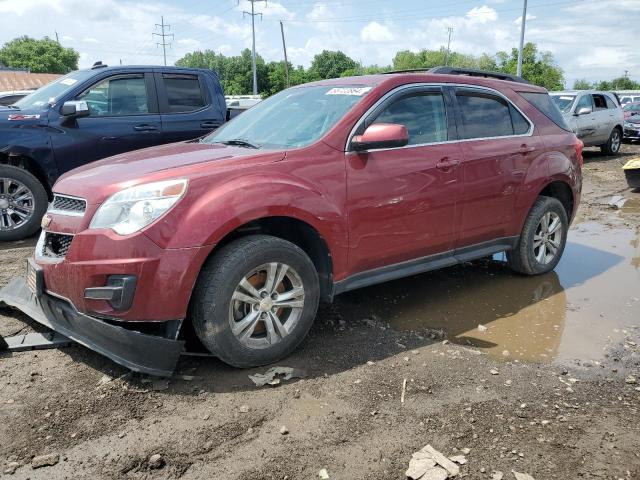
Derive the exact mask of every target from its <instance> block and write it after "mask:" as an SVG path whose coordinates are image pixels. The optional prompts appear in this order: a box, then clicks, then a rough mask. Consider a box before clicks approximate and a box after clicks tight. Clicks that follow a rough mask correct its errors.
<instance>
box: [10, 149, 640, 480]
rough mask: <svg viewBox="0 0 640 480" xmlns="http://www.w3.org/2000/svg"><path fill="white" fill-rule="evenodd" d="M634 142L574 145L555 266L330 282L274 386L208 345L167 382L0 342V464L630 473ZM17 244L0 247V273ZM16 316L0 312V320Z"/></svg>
mask: <svg viewBox="0 0 640 480" xmlns="http://www.w3.org/2000/svg"><path fill="white" fill-rule="evenodd" d="M638 154H640V146H639V145H625V146H624V147H623V152H622V154H621V155H619V156H617V157H604V156H602V155H601V154H600V152H599V151H598V150H595V149H587V150H586V151H585V157H586V158H585V167H584V181H585V185H584V196H583V201H582V205H581V207H580V212H579V215H578V218H577V219H576V221H575V223H574V225H573V227H572V230H571V233H570V238H569V243H568V245H567V249H566V251H565V256H564V257H563V260H562V262H561V263H560V265H559V266H558V268H557V271H556V272H553V273H551V274H548V275H545V276H543V277H536V278H533V279H532V278H523V277H517V276H514V275H511V274H510V273H509V272H508V270H507V269H506V268H505V266H504V263H503V262H502V261H501V260H502V258H501V256H496V257H495V259H494V260H493V261H482V262H475V263H473V264H468V265H463V266H459V267H454V268H449V269H446V270H443V271H439V272H433V273H429V274H424V275H420V276H416V277H412V278H408V279H403V280H399V281H395V282H391V283H388V284H384V285H379V286H375V287H370V288H367V289H364V290H360V291H354V292H350V293H347V294H344V295H342V296H340V297H338V298H337V300H336V302H335V303H334V304H333V305H332V306H331V307H323V308H322V309H321V311H320V313H319V315H318V318H317V321H316V324H315V326H314V328H313V329H312V332H311V335H310V337H309V338H308V340H307V341H305V342H304V344H303V345H302V346H301V348H300V349H299V350H298V351H297V352H296V353H295V354H294V355H292V356H291V357H290V358H287V359H285V360H284V361H282V362H280V363H279V365H280V366H287V367H293V368H294V369H295V370H294V372H295V373H296V374H297V375H299V376H300V377H301V378H294V379H291V380H289V381H282V382H281V383H280V385H278V386H274V387H260V388H259V387H256V386H255V385H254V384H253V383H252V382H251V381H250V379H249V378H248V375H250V374H254V373H258V372H264V371H266V370H267V368H260V369H253V370H237V369H233V368H230V367H227V366H225V365H224V364H222V363H220V362H218V361H216V360H214V359H210V358H195V357H185V358H184V359H183V360H181V362H180V364H179V367H178V374H177V375H176V376H175V377H174V378H172V379H171V380H169V381H168V382H167V381H166V380H153V379H150V378H146V377H143V376H140V375H133V374H130V373H128V372H127V371H126V370H125V369H123V368H121V367H119V366H117V365H116V364H114V363H112V362H111V361H109V360H107V359H105V358H103V357H101V356H100V355H98V354H95V353H93V352H91V351H89V350H87V349H85V348H82V347H79V346H74V347H68V348H63V349H59V350H43V351H37V352H35V351H31V352H23V353H15V354H7V353H4V354H1V355H0V477H2V478H5V477H7V478H11V479H13V478H19V479H25V478H31V479H48V480H50V479H54V480H55V479H62V478H69V479H79V478H82V479H84V478H91V479H103V478H104V479H112V478H113V479H116V478H118V479H120V478H131V479H142V478H150V479H160V478H163V479H164V478H181V479H203V478H211V479H238V480H241V479H246V480H248V479H252V480H256V479H280V480H282V479H313V478H322V477H321V476H319V475H320V470H321V469H326V473H327V474H328V478H331V479H365V478H366V479H372V480H373V479H384V480H386V479H400V478H405V476H404V472H405V470H406V469H407V466H408V464H409V460H410V459H411V455H412V453H413V452H416V451H417V450H419V449H421V448H422V447H424V446H425V445H427V444H430V445H432V446H433V447H434V448H436V449H437V450H439V451H440V452H442V453H444V454H445V455H447V456H451V455H454V454H461V452H467V450H466V449H469V450H468V453H465V456H466V459H467V463H466V464H464V465H461V466H460V477H465V478H469V479H492V478H504V479H515V478H516V477H515V474H514V473H513V472H514V471H515V472H520V473H527V474H529V475H531V476H532V477H533V478H535V479H536V480H543V479H562V480H569V479H579V478H584V479H595V478H597V479H638V478H640V411H639V410H640V298H639V297H640V288H638V287H639V286H640V245H639V242H640V193H637V192H631V191H630V190H629V189H628V188H627V186H626V183H625V181H624V176H623V174H622V171H621V164H622V163H623V162H624V161H625V160H626V159H628V158H630V157H631V156H632V155H638ZM612 195H622V196H623V197H624V198H626V199H627V203H626V204H625V205H624V206H623V207H622V208H621V209H616V208H612V207H610V206H609V205H608V201H609V199H610V198H611V196H612ZM34 243H35V240H34V239H31V240H29V241H25V242H22V243H12V244H5V245H0V265H1V268H0V286H3V285H5V284H6V283H7V282H8V281H9V280H10V279H11V278H12V277H14V276H16V275H19V274H21V273H22V271H23V269H24V265H25V259H26V258H27V257H28V256H29V255H31V254H32V251H33V247H34ZM25 326H26V327H25ZM25 328H26V329H27V330H28V329H30V328H36V329H37V326H33V325H32V324H31V323H30V322H29V320H28V319H27V318H26V317H25V316H23V315H21V314H19V313H17V312H15V311H11V310H9V309H6V308H5V309H0V335H3V336H7V335H10V334H14V333H17V332H21V331H22V332H24V331H26V330H25ZM405 380H406V388H405V392H404V402H403V401H402V400H403V393H402V391H403V383H404V381H405ZM283 427H284V429H283ZM463 449H464V450H463ZM42 455H49V456H50V457H48V458H45V460H44V462H45V463H51V464H54V465H52V466H44V467H41V468H34V465H35V464H37V463H38V462H39V461H41V460H40V459H36V460H35V461H34V460H33V458H34V457H39V456H42ZM154 455H157V456H156V457H153V458H152V456H154ZM32 462H33V463H32ZM3 472H4V474H3ZM11 472H13V473H11ZM497 472H502V473H503V475H504V476H503V477H500V475H499V474H498V473H497ZM323 473H324V472H323ZM325 478H326V477H325Z"/></svg>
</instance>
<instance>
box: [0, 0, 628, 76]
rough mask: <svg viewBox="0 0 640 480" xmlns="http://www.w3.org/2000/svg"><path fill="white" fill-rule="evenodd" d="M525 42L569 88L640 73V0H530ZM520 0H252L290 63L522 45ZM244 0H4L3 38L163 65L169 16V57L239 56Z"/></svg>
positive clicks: (267, 53)
mask: <svg viewBox="0 0 640 480" xmlns="http://www.w3.org/2000/svg"><path fill="white" fill-rule="evenodd" d="M528 3H529V8H528V13H527V22H526V37H525V39H526V41H531V42H535V43H537V44H538V46H539V48H540V49H542V50H547V51H550V52H552V53H553V55H554V56H555V59H556V61H557V62H558V64H559V65H560V66H561V67H562V69H563V70H564V74H565V80H566V84H567V86H568V87H571V86H572V85H573V82H574V81H575V80H576V79H586V80H588V81H596V80H609V79H611V78H613V77H617V76H620V75H623V74H625V71H627V72H628V75H629V76H630V78H632V79H634V80H637V81H640V48H638V45H639V42H638V41H639V40H640V34H639V33H638V31H639V28H638V27H639V25H640V0H529V2H528ZM522 4H523V0H450V1H449V2H442V1H441V0H391V1H390V0H324V1H318V0H278V1H270V0H269V1H267V2H256V3H255V9H256V10H255V11H256V12H260V13H262V18H259V17H256V45H257V46H256V49H257V51H258V53H259V54H260V55H262V57H263V58H265V59H266V60H267V61H270V60H277V61H279V60H282V59H283V52H282V40H281V36H280V24H279V21H280V20H283V21H284V29H285V34H286V41H287V51H288V55H289V59H290V61H291V62H292V63H293V64H294V65H303V66H305V67H308V66H309V64H310V63H311V60H312V59H313V56H314V55H315V54H317V53H320V52H321V51H322V50H324V49H329V50H338V49H339V50H342V51H344V52H345V53H346V54H348V55H349V56H351V57H352V58H354V59H355V60H357V61H360V62H362V63H363V64H365V65H369V64H378V65H389V64H390V63H391V60H392V58H393V56H394V55H395V53H396V52H397V51H399V50H412V51H419V50H420V49H423V48H427V49H438V48H440V47H441V46H443V45H444V46H446V43H447V35H448V32H447V28H448V27H453V32H452V36H451V49H452V50H455V51H458V52H462V53H469V54H475V55H479V54H481V53H485V52H486V53H489V54H494V53H495V52H497V51H499V50H507V51H510V50H511V48H513V47H517V45H518V41H519V35H520V23H521V19H522ZM250 10H251V3H250V2H249V1H248V0H175V1H160V0H154V1H152V0H139V1H131V0H90V1H88V0H0V44H2V43H5V42H7V41H9V40H11V39H13V38H15V37H17V36H21V35H29V36H31V37H35V38H42V37H44V36H49V37H52V38H55V35H56V32H57V33H58V38H59V41H60V43H62V44H63V45H64V46H67V47H73V48H74V49H76V50H77V51H78V52H80V67H87V66H90V65H92V64H93V62H95V61H98V60H101V61H103V62H104V63H107V64H110V65H113V64H117V63H119V62H120V61H122V63H124V64H162V62H163V57H162V49H161V48H160V47H158V46H157V45H156V42H157V41H159V39H158V37H155V36H152V33H153V32H156V33H159V29H158V28H157V27H155V24H156V23H160V22H161V16H164V21H165V23H167V24H169V25H171V27H170V30H168V32H169V33H173V35H174V37H173V39H171V38H168V39H167V42H171V46H170V47H169V48H168V50H167V63H168V64H173V63H174V62H175V61H176V60H178V59H179V58H180V57H182V56H183V55H184V54H185V53H188V52H191V51H194V50H203V49H211V50H215V51H216V52H220V53H223V54H225V55H237V54H239V52H240V51H241V50H242V49H244V48H250V47H251V18H250V17H249V16H246V15H243V11H250Z"/></svg>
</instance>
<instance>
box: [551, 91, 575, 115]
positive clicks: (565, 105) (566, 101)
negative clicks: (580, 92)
mask: <svg viewBox="0 0 640 480" xmlns="http://www.w3.org/2000/svg"><path fill="white" fill-rule="evenodd" d="M551 99H552V100H553V103H555V104H556V106H557V107H558V108H559V109H560V111H561V112H562V113H568V112H570V111H571V107H572V106H573V102H574V100H575V99H576V95H551Z"/></svg>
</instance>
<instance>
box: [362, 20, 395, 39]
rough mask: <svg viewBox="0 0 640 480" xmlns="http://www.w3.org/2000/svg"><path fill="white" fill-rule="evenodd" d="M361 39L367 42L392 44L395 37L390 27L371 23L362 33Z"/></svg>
mask: <svg viewBox="0 0 640 480" xmlns="http://www.w3.org/2000/svg"><path fill="white" fill-rule="evenodd" d="M360 38H361V39H362V40H363V41H365V42H374V43H376V42H390V41H392V40H393V39H394V38H395V37H394V35H393V33H391V30H389V27H387V26H386V25H380V24H379V23H378V22H371V23H369V24H368V25H367V26H366V27H364V28H363V29H362V31H361V32H360Z"/></svg>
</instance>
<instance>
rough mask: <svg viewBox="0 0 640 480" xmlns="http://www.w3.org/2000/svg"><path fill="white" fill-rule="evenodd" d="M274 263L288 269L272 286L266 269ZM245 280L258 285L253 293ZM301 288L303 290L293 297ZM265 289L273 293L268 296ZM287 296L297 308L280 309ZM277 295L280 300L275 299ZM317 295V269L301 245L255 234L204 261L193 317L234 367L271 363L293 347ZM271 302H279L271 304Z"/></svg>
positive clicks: (203, 334) (304, 328)
mask: <svg viewBox="0 0 640 480" xmlns="http://www.w3.org/2000/svg"><path fill="white" fill-rule="evenodd" d="M273 265H277V268H278V270H275V271H274V277H275V278H277V277H278V274H279V273H281V272H282V267H281V266H282V265H286V266H287V267H288V268H287V269H286V270H285V273H284V275H285V276H284V277H283V280H282V282H281V283H277V284H276V285H275V286H276V288H275V289H269V287H268V285H267V279H268V278H269V275H268V273H267V272H268V268H269V267H270V266H273ZM262 267H265V269H263V268H262ZM243 281H244V285H246V284H247V283H249V284H250V285H249V287H254V288H253V294H250V290H248V289H247V288H245V287H244V286H241V285H240V283H241V282H243ZM300 288H302V289H303V293H302V294H297V295H295V296H294V292H299V291H300ZM267 291H271V292H273V293H272V295H270V296H267V297H264V296H263V295H264V294H265V292H267ZM278 292H281V293H278ZM236 295H238V296H239V297H240V298H242V299H247V298H249V299H251V302H253V303H251V302H248V301H244V300H239V299H238V297H235V296H236ZM288 295H291V296H292V297H293V298H292V299H291V300H290V301H291V302H292V305H293V304H296V305H297V307H295V308H294V307H282V308H279V309H278V306H277V302H285V303H286V302H287V300H282V299H284V298H285V297H286V296H288ZM300 295H302V296H300ZM274 296H275V297H277V298H279V299H280V300H273V298H274ZM300 298H302V301H301V302H300ZM256 299H257V300H256ZM319 299H320V284H319V280H318V273H317V271H316V269H315V267H314V265H313V262H311V260H310V259H309V257H308V256H307V255H306V253H305V252H304V251H303V250H302V249H300V248H299V247H297V246H296V245H294V244H293V243H291V242H288V241H286V240H282V239H280V238H277V237H271V236H267V235H251V236H248V237H242V238H240V239H238V240H235V241H233V242H231V243H229V244H228V245H225V246H224V247H222V248H221V250H220V251H219V252H217V253H215V254H214V255H213V256H212V257H211V258H210V259H209V260H208V261H207V262H206V264H205V265H204V267H203V268H202V271H201V272H200V276H199V277H198V281H197V282H196V287H195V290H194V294H193V298H192V300H191V305H190V317H191V321H192V322H193V326H194V330H195V332H196V334H197V336H198V338H199V339H200V341H201V342H202V343H203V345H204V346H205V347H206V348H207V349H208V350H209V351H210V352H211V353H212V354H214V355H216V356H217V357H218V358H220V360H222V361H223V362H225V363H227V364H229V365H232V366H234V367H240V368H249V367H256V366H260V365H266V364H269V363H273V362H275V361H278V360H280V359H282V358H284V357H286V356H287V355H289V354H290V353H291V352H293V350H295V348H296V347H297V346H298V345H299V344H300V342H302V340H303V339H304V338H305V337H306V336H307V333H308V332H309V329H310V328H311V325H312V324H313V321H314V319H315V316H316V312H317V310H318V302H319ZM258 301H259V302H258ZM272 301H273V302H276V305H271V302H272ZM257 303H259V304H257ZM255 315H258V316H259V319H258V320H256V319H255ZM274 316H276V318H278V321H279V322H280V325H278V324H277V323H276V322H275V321H274V320H273V317H274ZM249 321H251V323H249V324H248V325H249V327H248V328H247V329H245V330H242V328H241V327H242V326H243V325H244V323H242V322H245V323H246V322H249ZM251 325H253V330H252V329H251V328H252V327H251ZM268 325H271V329H270V328H269V327H268ZM282 325H284V326H285V327H286V330H287V331H286V332H283V330H282V329H281V328H280V327H281V326H282ZM232 326H233V328H235V329H236V332H235V333H234V330H233V328H232ZM274 335H275V336H274Z"/></svg>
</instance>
